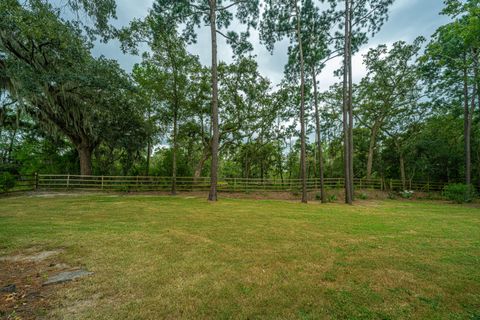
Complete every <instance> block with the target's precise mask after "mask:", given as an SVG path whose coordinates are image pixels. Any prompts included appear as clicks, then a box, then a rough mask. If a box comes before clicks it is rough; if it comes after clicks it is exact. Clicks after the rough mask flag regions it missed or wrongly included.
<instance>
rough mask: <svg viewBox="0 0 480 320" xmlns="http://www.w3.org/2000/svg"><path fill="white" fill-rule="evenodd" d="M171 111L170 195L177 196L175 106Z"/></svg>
mask: <svg viewBox="0 0 480 320" xmlns="http://www.w3.org/2000/svg"><path fill="white" fill-rule="evenodd" d="M174 108H175V110H174V111H173V150H172V195H176V194H177V149H178V145H177V121H178V119H177V118H178V116H177V106H176V105H175V107H174Z"/></svg>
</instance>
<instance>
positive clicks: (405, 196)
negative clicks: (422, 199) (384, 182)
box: [400, 190, 414, 199]
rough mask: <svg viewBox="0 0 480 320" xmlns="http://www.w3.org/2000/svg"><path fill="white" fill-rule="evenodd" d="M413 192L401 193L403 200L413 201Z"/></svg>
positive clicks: (404, 191)
mask: <svg viewBox="0 0 480 320" xmlns="http://www.w3.org/2000/svg"><path fill="white" fill-rule="evenodd" d="M413 193H414V192H413V190H403V191H402V192H400V196H402V198H403V199H411V198H412V197H413Z"/></svg>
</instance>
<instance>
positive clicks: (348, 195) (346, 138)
mask: <svg viewBox="0 0 480 320" xmlns="http://www.w3.org/2000/svg"><path fill="white" fill-rule="evenodd" d="M349 5H350V0H345V41H344V52H343V161H344V172H345V203H348V204H352V203H353V199H352V190H351V185H352V183H351V181H352V180H351V179H352V177H351V176H350V173H351V172H350V133H349V132H350V130H349V119H350V117H349V110H350V109H349V101H348V100H349V91H350V90H349V87H348V86H349V79H348V77H349V74H350V72H349V70H348V69H349V66H350V63H349V51H350V50H349V37H350V6H349Z"/></svg>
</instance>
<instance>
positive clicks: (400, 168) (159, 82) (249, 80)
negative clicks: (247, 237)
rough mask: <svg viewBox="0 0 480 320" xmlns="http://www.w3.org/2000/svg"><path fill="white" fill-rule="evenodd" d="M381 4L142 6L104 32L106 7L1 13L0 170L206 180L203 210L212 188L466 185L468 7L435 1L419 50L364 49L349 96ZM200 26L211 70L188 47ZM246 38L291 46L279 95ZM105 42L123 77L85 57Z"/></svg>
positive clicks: (195, 2)
mask: <svg viewBox="0 0 480 320" xmlns="http://www.w3.org/2000/svg"><path fill="white" fill-rule="evenodd" d="M393 2H394V0H338V1H335V0H329V1H316V0H264V1H259V0H244V1H242V0H240V1H234V0H231V1H228V0H155V1H154V4H153V7H152V8H151V10H150V11H149V13H148V15H147V16H146V17H145V18H144V19H141V20H134V21H131V22H130V23H129V24H128V25H127V26H126V27H123V28H115V27H113V26H112V21H113V20H114V19H115V0H69V1H47V0H22V1H19V0H2V1H1V2H0V84H1V87H0V88H1V91H0V171H2V172H10V173H11V174H23V175H25V174H32V173H34V172H40V173H70V174H82V175H159V176H172V177H174V178H175V177H180V176H184V177H185V176H189V177H192V176H194V177H211V182H212V183H211V190H210V195H209V199H210V200H216V197H217V194H216V188H215V187H216V183H217V179H219V178H221V177H244V178H273V177H275V178H277V179H289V178H298V179H303V180H305V179H307V178H313V177H315V178H323V177H345V182H346V201H347V202H351V201H352V200H353V194H354V193H353V183H352V178H360V177H362V178H395V179H401V180H402V181H404V182H405V181H407V180H409V179H413V180H431V181H446V182H463V183H465V184H474V185H480V75H479V70H478V68H479V51H480V1H479V0H445V1H444V2H445V5H444V10H443V11H442V12H441V13H440V14H442V15H446V16H448V17H450V22H449V23H448V24H446V25H443V26H441V27H440V28H439V29H438V30H437V31H436V32H435V33H434V34H433V35H431V37H430V38H429V39H425V38H423V37H418V38H417V39H415V40H414V41H413V42H411V43H407V42H404V41H398V42H395V43H394V44H393V45H389V46H387V45H380V46H377V47H373V48H370V49H369V50H368V52H367V53H366V54H365V55H363V57H362V58H363V64H364V66H365V67H366V70H367V73H366V75H365V76H364V77H363V79H361V81H359V82H356V83H354V81H353V79H352V72H353V70H355V68H358V66H356V65H354V64H352V56H353V55H356V54H359V53H358V52H359V50H360V48H362V47H364V46H365V45H366V44H367V43H368V40H369V38H371V37H374V36H375V34H376V33H377V32H378V31H379V30H380V29H381V28H382V25H383V24H384V23H385V21H386V20H387V19H388V12H389V8H390V6H391V4H392V3H393ZM233 24H234V25H235V26H236V27H235V28H232V25H233ZM238 25H240V26H241V30H238V29H239V28H238ZM199 28H209V30H210V32H211V43H210V44H209V45H211V52H212V63H211V64H209V65H202V64H201V63H200V59H199V57H198V56H195V55H192V54H191V53H189V51H188V50H187V49H188V45H189V44H190V43H192V42H195V41H196V35H197V32H198V29H199ZM253 29H257V30H258V31H259V33H260V39H261V43H262V44H263V45H265V46H266V48H267V49H268V50H270V51H272V52H274V51H275V49H276V47H275V46H276V44H277V43H278V42H279V41H282V40H285V39H288V41H289V50H288V64H287V65H286V66H285V69H284V70H285V72H284V78H283V80H282V82H281V84H280V85H275V86H274V85H272V83H271V82H270V80H269V79H268V78H267V77H265V76H264V75H262V74H261V73H260V72H259V66H258V63H257V62H256V57H255V56H254V55H253V53H252V52H253V51H252V49H253V47H252V44H251V43H250V42H249V35H250V33H251V32H252V30H253ZM219 37H223V38H226V39H227V43H228V44H229V45H231V48H232V52H233V54H234V57H233V59H232V61H233V62H232V63H228V64H227V63H225V62H222V61H219V59H218V53H219V50H222V47H221V46H218V44H217V42H218V41H217V40H218V38H219ZM114 39H116V40H119V41H120V43H121V50H123V51H124V52H125V53H129V54H135V55H139V56H141V62H140V63H138V64H136V65H135V66H134V68H133V70H132V72H131V73H128V72H126V71H125V70H123V69H122V68H121V67H120V66H119V63H118V62H117V61H114V60H110V59H107V58H105V57H98V58H97V57H94V56H92V53H91V51H92V48H93V46H94V44H95V42H96V41H105V42H106V41H112V40H114ZM145 47H148V50H146V52H143V49H144V48H145ZM119 50H120V49H119ZM332 59H341V60H342V61H343V64H342V67H341V68H340V69H339V70H337V71H336V72H335V75H336V76H337V77H338V84H336V85H334V86H331V87H325V86H323V85H322V83H320V82H319V81H318V78H319V75H320V74H321V73H322V72H325V71H324V68H325V66H326V64H327V63H328V62H329V61H331V60H332ZM173 183H175V179H173ZM172 188H173V190H172V191H173V192H175V186H174V185H173V186H172ZM322 190H323V189H322ZM305 193H306V192H304V193H303V201H306V195H305ZM322 197H323V195H322ZM323 200H324V199H323Z"/></svg>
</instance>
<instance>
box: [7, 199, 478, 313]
mask: <svg viewBox="0 0 480 320" xmlns="http://www.w3.org/2000/svg"><path fill="white" fill-rule="evenodd" d="M31 247H35V248H41V249H44V250H46V249H55V248H63V249H64V251H63V253H61V255H60V256H59V257H58V259H61V260H62V261H63V262H66V263H68V264H69V265H81V266H84V267H85V268H87V269H88V270H90V271H93V272H94V275H92V276H90V277H88V278H84V279H81V280H79V281H75V282H72V283H69V284H66V285H61V286H59V287H58V291H57V292H56V293H55V295H54V297H53V298H52V299H53V301H51V302H52V306H53V308H52V310H50V311H49V312H51V314H50V315H49V317H51V318H61V319H163V318H167V319H180V318H181V319H184V318H186V319H197V318H198V319H479V318H480V209H478V208H474V207H471V206H459V205H452V204H447V203H434V202H414V201H403V202H402V201H394V200H389V201H378V202H375V201H364V202H358V203H357V204H356V205H355V206H353V207H350V206H347V205H343V204H327V205H320V204H317V203H311V204H308V205H302V204H300V203H297V202H288V201H268V200H238V199H221V200H220V201H219V202H218V203H208V202H207V201H205V199H203V198H193V197H185V196H178V197H167V196H112V195H82V196H55V197H14V198H3V199H0V255H11V254H18V253H21V252H22V250H25V249H27V248H31ZM49 317H47V318H49Z"/></svg>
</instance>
